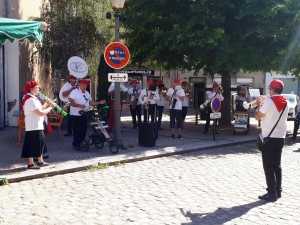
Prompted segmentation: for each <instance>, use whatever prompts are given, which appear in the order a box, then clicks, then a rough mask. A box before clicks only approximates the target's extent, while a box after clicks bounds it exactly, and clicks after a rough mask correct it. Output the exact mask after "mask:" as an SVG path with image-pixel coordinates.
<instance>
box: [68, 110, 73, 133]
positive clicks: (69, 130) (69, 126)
mask: <svg viewBox="0 0 300 225" xmlns="http://www.w3.org/2000/svg"><path fill="white" fill-rule="evenodd" d="M67 112H68V115H67V119H68V120H67V129H68V133H70V134H72V130H73V120H72V116H71V115H70V106H68V107H67Z"/></svg>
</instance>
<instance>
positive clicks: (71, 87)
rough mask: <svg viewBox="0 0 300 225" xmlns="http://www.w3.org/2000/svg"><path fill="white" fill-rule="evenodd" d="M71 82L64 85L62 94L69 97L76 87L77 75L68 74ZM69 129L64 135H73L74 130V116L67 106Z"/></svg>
mask: <svg viewBox="0 0 300 225" xmlns="http://www.w3.org/2000/svg"><path fill="white" fill-rule="evenodd" d="M68 79H69V82H68V83H67V84H66V85H64V86H63V87H62V90H61V91H62V96H63V97H65V98H68V97H69V95H70V93H71V92H72V91H73V90H74V89H75V88H76V77H74V76H73V75H72V74H70V75H69V76H68ZM67 113H68V115H67V130H68V132H67V133H66V134H65V135H64V136H72V130H73V121H72V117H71V116H70V106H68V107H67Z"/></svg>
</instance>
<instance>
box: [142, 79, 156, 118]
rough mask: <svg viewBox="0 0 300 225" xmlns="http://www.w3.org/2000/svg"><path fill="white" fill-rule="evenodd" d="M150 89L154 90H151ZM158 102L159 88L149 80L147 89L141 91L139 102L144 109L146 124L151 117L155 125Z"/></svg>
mask: <svg viewBox="0 0 300 225" xmlns="http://www.w3.org/2000/svg"><path fill="white" fill-rule="evenodd" d="M150 87H151V89H153V90H150ZM154 89H155V90H154ZM157 100H159V94H158V91H157V88H156V87H154V86H153V81H152V80H148V81H147V87H146V88H145V89H143V90H142V91H141V93H140V97H139V101H140V103H141V104H142V105H143V108H144V123H146V122H148V117H149V115H150V116H151V123H154V112H155V108H156V101H157ZM147 107H148V108H147Z"/></svg>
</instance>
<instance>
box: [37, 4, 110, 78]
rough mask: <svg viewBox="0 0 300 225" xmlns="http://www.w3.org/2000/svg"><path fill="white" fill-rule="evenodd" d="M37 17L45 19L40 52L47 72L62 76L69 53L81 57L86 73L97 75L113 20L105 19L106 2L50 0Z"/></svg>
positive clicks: (66, 69) (66, 72)
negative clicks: (45, 27)
mask: <svg viewBox="0 0 300 225" xmlns="http://www.w3.org/2000/svg"><path fill="white" fill-rule="evenodd" d="M49 3H50V5H48V7H47V9H44V13H43V14H42V17H41V18H38V20H42V21H46V22H47V23H48V25H49V29H48V30H47V31H46V32H45V37H44V43H43V46H40V48H39V51H40V54H41V56H42V61H43V63H44V64H45V65H48V67H47V66H45V68H50V70H49V73H51V74H54V75H55V73H56V72H57V73H58V74H57V75H58V76H59V77H62V78H65V77H66V76H67V75H68V74H69V72H68V68H67V62H68V60H69V58H70V57H72V56H79V57H82V58H83V59H84V60H85V61H86V62H87V64H88V66H89V75H90V77H91V78H94V77H95V76H96V75H97V70H98V64H99V57H100V55H101V54H103V51H104V48H105V46H106V45H107V44H108V43H109V42H110V41H111V40H112V38H113V31H114V30H113V29H111V28H113V22H112V21H109V20H107V19H106V18H105V13H106V11H107V10H108V9H109V7H110V6H109V2H108V1H105V0H98V1H96V0H85V1H82V0H50V1H49Z"/></svg>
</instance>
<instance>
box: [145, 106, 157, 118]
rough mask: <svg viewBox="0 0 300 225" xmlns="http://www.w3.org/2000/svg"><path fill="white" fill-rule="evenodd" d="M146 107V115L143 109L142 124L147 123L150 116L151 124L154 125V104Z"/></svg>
mask: <svg viewBox="0 0 300 225" xmlns="http://www.w3.org/2000/svg"><path fill="white" fill-rule="evenodd" d="M147 107H148V113H147V109H145V107H144V123H147V122H148V120H149V116H151V123H154V113H155V108H156V104H149V105H148V106H147Z"/></svg>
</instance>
